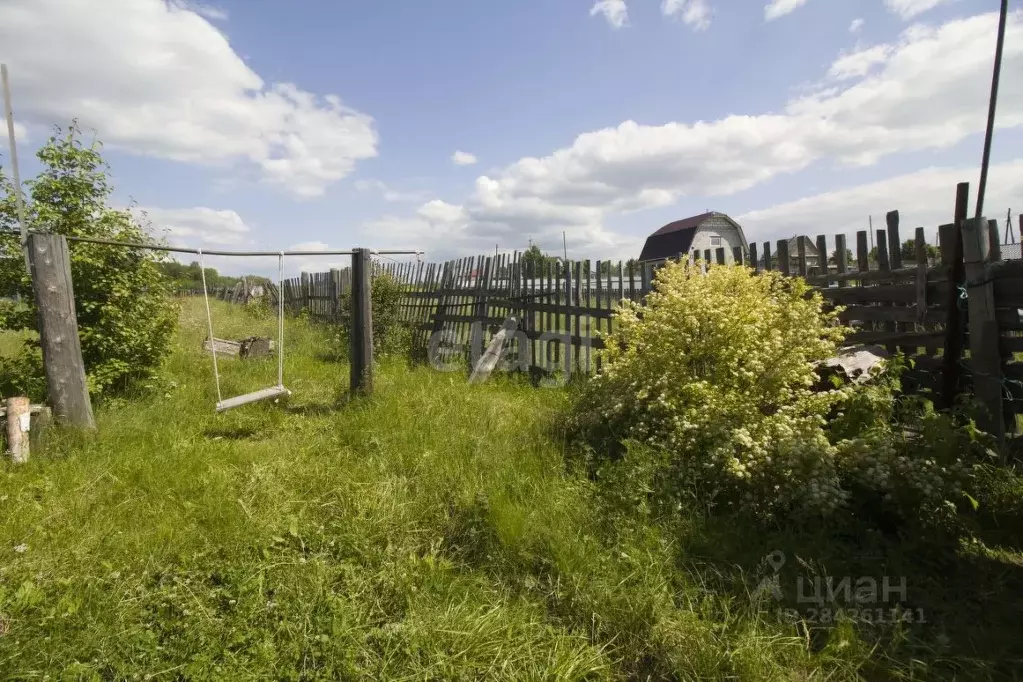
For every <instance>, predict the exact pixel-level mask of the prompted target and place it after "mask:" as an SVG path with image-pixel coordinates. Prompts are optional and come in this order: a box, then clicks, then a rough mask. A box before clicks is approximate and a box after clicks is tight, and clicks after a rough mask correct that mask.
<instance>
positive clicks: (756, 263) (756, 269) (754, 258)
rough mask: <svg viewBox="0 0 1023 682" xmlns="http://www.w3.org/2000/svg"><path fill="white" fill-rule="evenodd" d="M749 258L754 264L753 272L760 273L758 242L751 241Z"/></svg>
mask: <svg viewBox="0 0 1023 682" xmlns="http://www.w3.org/2000/svg"><path fill="white" fill-rule="evenodd" d="M749 259H750V263H751V264H752V266H753V272H755V273H756V274H758V275H759V274H760V260H759V259H758V258H757V243H756V242H750V245H749Z"/></svg>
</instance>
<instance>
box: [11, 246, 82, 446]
mask: <svg viewBox="0 0 1023 682" xmlns="http://www.w3.org/2000/svg"><path fill="white" fill-rule="evenodd" d="M28 252H29V264H30V267H31V273H32V289H33V293H34V295H35V304H36V310H37V320H38V325H39V343H40V346H41V347H42V351H43V365H44V369H45V372H46V389H47V395H48V398H49V401H50V403H51V404H52V405H53V415H54V418H55V419H56V420H57V421H62V422H65V423H67V424H69V425H70V426H75V427H78V428H83V429H95V428H96V421H95V419H94V418H93V415H92V403H91V402H90V400H89V389H88V385H87V384H86V381H85V363H84V362H83V361H82V345H81V341H80V340H79V336H78V317H77V315H76V313H75V292H74V286H73V283H72V281H71V261H70V257H69V256H68V248H67V240H66V239H65V238H64V235H60V234H53V233H45V234H43V233H33V234H30V235H29V236H28Z"/></svg>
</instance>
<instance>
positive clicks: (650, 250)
mask: <svg viewBox="0 0 1023 682" xmlns="http://www.w3.org/2000/svg"><path fill="white" fill-rule="evenodd" d="M735 247H739V248H740V249H742V259H743V261H744V262H749V243H748V242H747V241H746V235H745V234H744V233H743V231H742V226H741V225H739V223H737V222H735V221H734V220H733V219H732V218H730V217H728V216H727V215H725V214H724V213H718V212H716V211H710V212H707V213H701V214H700V215H695V216H692V217H690V218H683V219H682V220H676V221H675V222H672V223H668V224H667V225H665V226H664V227H662V228H661V229H659V230H657V231H656V232H654V233H653V234H652V235H650V236H649V237H647V240H646V243H645V244H644V245H643V252H642V253H641V254H640V256H639V260H640V262H642V263H647V264H650V265H653V266H656V265H659V264H661V263H663V262H664V261H665V260H667V259H669V258H678V257H679V255H680V254H694V255H696V256H698V257H700V258H706V254H707V251H710V257H711V259H712V260H715V259H716V258H717V256H716V254H717V250H718V249H722V248H723V249H724V251H725V262H726V263H731V262H733V261H734V256H733V255H732V254H733V253H734V251H733V249H734V248H735Z"/></svg>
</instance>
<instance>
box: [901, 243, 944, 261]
mask: <svg viewBox="0 0 1023 682" xmlns="http://www.w3.org/2000/svg"><path fill="white" fill-rule="evenodd" d="M924 250H925V252H926V254H927V257H928V258H940V257H941V252H940V251H939V250H938V247H937V246H934V245H933V244H926V245H925V246H924ZM902 260H904V261H913V262H916V239H915V238H913V239H907V240H906V241H904V242H902Z"/></svg>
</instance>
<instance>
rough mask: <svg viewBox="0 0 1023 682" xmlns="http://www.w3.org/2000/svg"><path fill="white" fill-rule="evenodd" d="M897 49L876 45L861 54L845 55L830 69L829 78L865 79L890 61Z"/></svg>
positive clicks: (860, 52) (861, 51)
mask: <svg viewBox="0 0 1023 682" xmlns="http://www.w3.org/2000/svg"><path fill="white" fill-rule="evenodd" d="M894 49H895V48H894V47H892V46H891V45H875V46H874V47H869V48H866V49H864V50H860V51H859V52H853V53H851V54H843V55H841V56H840V57H839V58H838V59H836V60H835V61H834V62H833V63H832V64H831V68H830V69H828V77H829V78H832V79H835V80H847V79H849V78H863V77H864V76H866V75H867V74H868V73H869V72H870V70H871V69H872V68H874V67H875V66H880V65H882V64H884V63H885V62H887V61H888V58H889V57H890V56H891V54H892V51H893V50H894Z"/></svg>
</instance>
